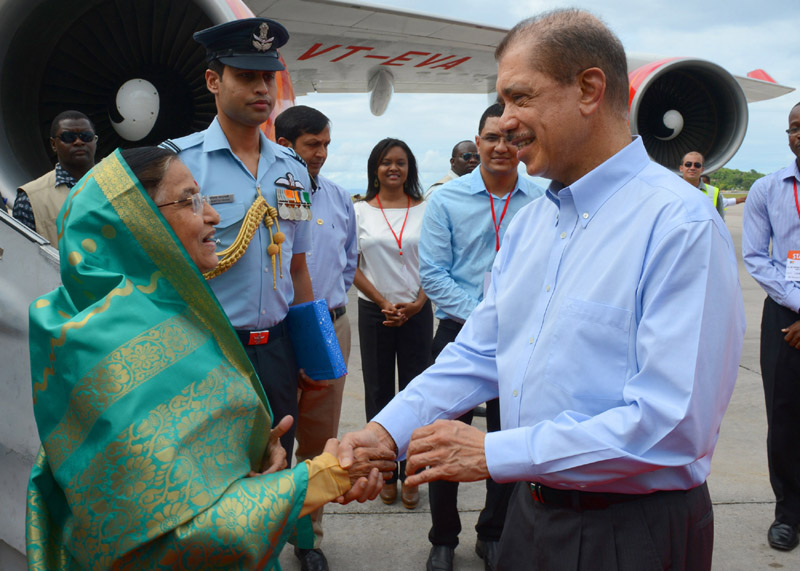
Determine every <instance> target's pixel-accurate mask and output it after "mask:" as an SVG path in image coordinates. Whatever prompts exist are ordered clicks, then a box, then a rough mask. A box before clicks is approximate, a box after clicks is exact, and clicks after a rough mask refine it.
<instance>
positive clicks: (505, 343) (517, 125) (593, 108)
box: [340, 10, 745, 571]
mask: <svg viewBox="0 0 800 571" xmlns="http://www.w3.org/2000/svg"><path fill="white" fill-rule="evenodd" d="M496 56H497V58H498V64H499V68H498V78H497V92H498V95H499V97H500V99H501V101H502V103H503V105H504V108H505V110H504V113H503V117H502V118H501V121H500V127H501V129H502V130H503V131H504V132H505V133H506V135H507V137H508V138H509V141H510V142H511V144H513V145H514V146H516V147H517V157H519V158H520V160H522V161H523V162H524V163H525V165H526V167H527V171H528V174H530V175H533V176H537V175H538V176H543V177H545V178H549V179H551V180H552V181H553V182H552V184H551V185H550V188H549V190H548V192H547V194H546V198H543V199H540V200H537V201H535V202H533V203H532V204H531V205H530V206H529V207H527V208H525V209H524V210H523V211H522V212H520V213H519V214H518V215H517V216H516V218H515V219H514V220H513V222H512V223H511V226H510V227H509V228H508V230H507V232H506V235H505V237H504V240H503V245H502V247H501V249H500V252H499V253H498V255H497V258H496V259H495V262H494V265H493V267H492V280H491V284H490V286H489V288H488V291H487V294H486V297H485V298H484V300H483V301H482V302H481V304H480V305H479V306H478V307H477V308H476V309H475V311H473V312H472V314H471V315H470V317H469V319H468V320H467V322H466V324H465V325H464V328H463V329H462V331H461V333H460V334H459V336H458V338H457V339H456V341H455V342H454V343H451V344H450V345H448V346H447V348H445V349H444V350H443V351H442V353H441V354H440V355H439V358H438V359H437V361H436V363H435V364H434V365H433V366H432V367H430V368H429V369H428V370H427V371H425V373H423V374H422V375H420V376H419V377H417V378H416V379H415V380H414V381H412V382H411V384H409V386H408V387H406V389H405V390H404V391H402V392H401V393H400V394H399V395H398V396H397V397H396V398H395V399H394V400H393V401H392V402H391V403H390V404H389V405H388V406H387V407H386V408H385V409H384V410H383V411H381V413H379V414H378V415H377V416H376V417H375V418H374V419H373V422H371V423H369V424H368V425H367V427H366V428H365V429H364V430H362V431H359V432H357V433H353V434H352V435H347V436H345V437H344V438H343V442H342V447H340V461H341V462H342V463H343V464H344V465H349V462H350V450H349V449H350V447H351V446H354V445H364V444H365V443H368V442H373V443H374V442H375V441H376V440H377V441H380V442H382V443H383V444H384V445H385V446H387V447H390V448H391V447H396V449H397V451H398V453H399V455H400V456H403V455H407V457H408V470H409V473H411V474H413V476H410V477H409V480H408V481H409V482H410V483H411V484H412V485H413V484H420V483H424V482H428V481H432V480H437V479H446V480H452V481H473V480H479V479H485V478H487V477H492V478H494V479H495V480H497V481H500V482H512V481H516V482H519V483H518V484H517V488H516V491H515V494H514V496H513V497H512V499H511V502H510V503H509V509H508V515H507V519H506V523H505V527H504V530H503V536H502V539H501V540H500V546H499V557H498V561H497V568H498V569H559V570H572V569H574V570H578V569H624V570H632V571H633V570H639V569H643V568H648V569H649V568H660V567H662V566H664V565H672V566H674V567H678V568H687V569H710V567H711V555H712V546H713V510H712V505H711V500H710V497H709V494H708V487H707V485H706V483H705V480H706V477H707V476H708V473H709V468H710V463H711V457H712V453H713V450H714V446H715V444H716V442H717V438H718V435H719V428H720V424H721V422H722V417H723V414H724V412H725V410H726V407H727V405H728V401H729V399H730V396H731V393H732V391H733V386H734V383H735V380H736V374H737V369H738V363H739V356H740V353H741V346H742V339H743V336H744V329H745V323H744V307H743V303H742V297H741V290H740V287H739V282H738V272H737V268H736V256H735V251H734V248H733V244H732V243H731V239H730V234H729V233H728V231H727V229H726V228H725V227H724V224H723V222H722V220H721V219H720V218H719V216H717V215H716V214H714V210H713V206H712V205H711V204H710V203H709V201H708V200H707V199H706V198H705V197H704V196H702V195H701V194H700V193H698V192H697V191H696V190H694V189H693V188H691V187H690V186H689V185H686V184H685V183H684V182H683V181H680V180H679V179H678V178H677V177H675V175H674V174H672V173H671V172H669V171H668V170H666V169H664V168H663V167H661V166H659V165H657V164H655V163H653V162H651V161H650V159H649V158H648V156H647V153H646V151H645V148H644V145H643V144H642V141H641V139H639V138H635V139H633V141H632V140H631V135H630V131H629V130H628V124H627V105H628V97H627V95H628V77H627V66H626V60H625V52H624V49H623V47H622V44H621V43H620V42H619V40H618V39H617V37H616V36H615V35H614V34H613V33H612V32H611V31H610V30H608V28H606V27H605V25H604V24H603V23H602V22H600V21H599V20H598V19H597V18H595V17H594V16H592V15H590V14H588V13H586V12H583V11H579V10H557V11H553V12H548V13H546V14H544V15H542V16H540V17H537V18H532V19H530V20H526V21H523V22H521V23H520V24H518V25H517V26H515V27H514V28H513V29H512V30H511V31H510V32H509V34H508V35H507V36H506V37H505V38H504V40H503V41H502V42H501V43H500V45H499V46H498V49H497V52H496ZM497 396H499V398H500V415H501V420H502V430H500V431H497V432H492V433H488V434H485V433H483V432H482V431H480V430H478V429H477V428H474V427H471V426H467V425H465V424H463V423H460V422H457V421H452V420H442V419H451V418H457V417H458V416H459V415H460V414H463V413H464V412H465V411H467V410H469V409H470V408H472V407H473V406H475V404H476V403H479V402H481V401H484V400H488V399H491V398H494V397H497ZM420 426H421V427H420ZM424 467H428V469H427V470H422V468H424Z"/></svg>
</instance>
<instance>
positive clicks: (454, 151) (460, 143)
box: [450, 139, 475, 158]
mask: <svg viewBox="0 0 800 571" xmlns="http://www.w3.org/2000/svg"><path fill="white" fill-rule="evenodd" d="M474 144H475V141H470V140H469V139H464V140H463V141H459V142H458V143H456V145H455V147H453V154H452V155H450V156H451V157H452V158H456V156H457V155H458V147H460V146H461V145H474Z"/></svg>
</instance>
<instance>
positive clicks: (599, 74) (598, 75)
mask: <svg viewBox="0 0 800 571" xmlns="http://www.w3.org/2000/svg"><path fill="white" fill-rule="evenodd" d="M577 83H578V87H579V89H580V109H581V113H582V114H583V115H592V114H594V113H596V112H597V110H598V109H599V108H600V103H601V102H602V101H603V96H604V95H605V92H606V74H605V73H603V70H602V69H600V68H598V67H590V68H589V69H585V70H583V71H582V72H580V73H579V74H578V80H577Z"/></svg>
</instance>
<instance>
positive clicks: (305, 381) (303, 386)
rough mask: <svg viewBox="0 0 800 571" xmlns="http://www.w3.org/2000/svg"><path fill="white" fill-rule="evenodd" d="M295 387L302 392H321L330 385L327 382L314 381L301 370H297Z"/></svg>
mask: <svg viewBox="0 0 800 571" xmlns="http://www.w3.org/2000/svg"><path fill="white" fill-rule="evenodd" d="M297 386H298V387H300V390H303V391H321V390H322V389H326V388H328V386H330V383H329V382H328V381H315V380H314V379H312V378H311V377H309V376H308V375H306V372H305V371H304V370H303V369H298V370H297Z"/></svg>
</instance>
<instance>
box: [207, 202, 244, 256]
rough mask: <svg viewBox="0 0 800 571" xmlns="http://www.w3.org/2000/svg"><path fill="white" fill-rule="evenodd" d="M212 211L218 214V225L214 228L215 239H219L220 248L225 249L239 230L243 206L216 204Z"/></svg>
mask: <svg viewBox="0 0 800 571" xmlns="http://www.w3.org/2000/svg"><path fill="white" fill-rule="evenodd" d="M214 209H215V210H216V211H217V213H218V214H219V224H217V226H216V228H217V237H218V238H219V239H220V242H221V243H222V244H221V245H222V247H223V248H227V247H228V246H230V245H231V244H232V243H233V241H234V240H235V239H236V236H237V235H238V233H239V228H241V225H242V220H243V219H244V215H245V208H244V204H242V203H241V202H234V203H230V204H217V205H215V206H214Z"/></svg>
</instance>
